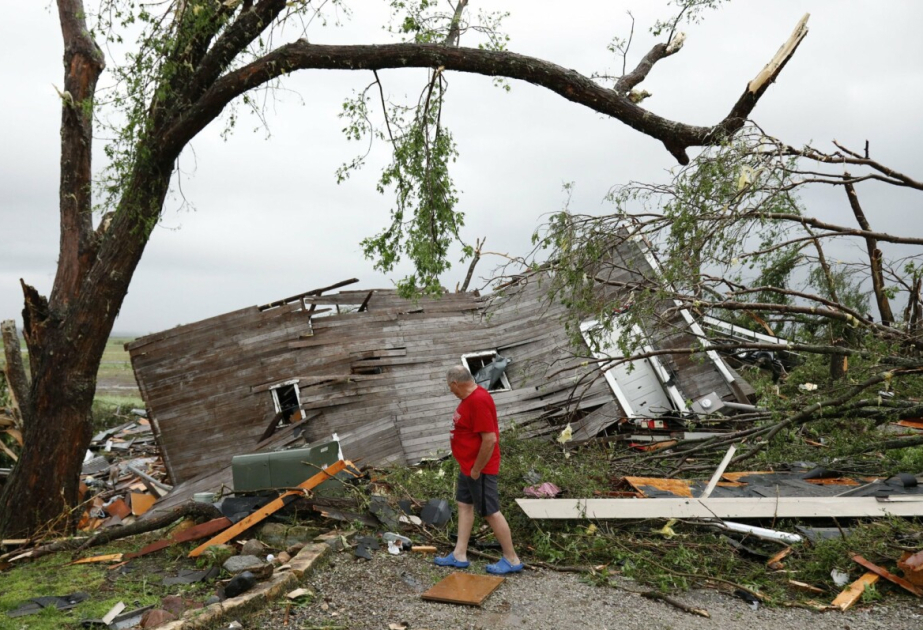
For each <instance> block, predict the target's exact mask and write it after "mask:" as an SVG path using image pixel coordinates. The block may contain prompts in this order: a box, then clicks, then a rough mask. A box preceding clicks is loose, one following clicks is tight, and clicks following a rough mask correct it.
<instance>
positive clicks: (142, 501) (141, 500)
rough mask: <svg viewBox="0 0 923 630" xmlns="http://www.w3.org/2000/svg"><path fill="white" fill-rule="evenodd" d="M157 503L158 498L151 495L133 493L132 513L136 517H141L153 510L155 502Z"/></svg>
mask: <svg viewBox="0 0 923 630" xmlns="http://www.w3.org/2000/svg"><path fill="white" fill-rule="evenodd" d="M156 501H157V497H152V496H151V495H149V494H142V493H140V492H132V493H131V513H132V514H134V515H135V516H141V515H142V514H144V513H145V512H147V511H148V510H150V509H151V506H152V505H154V502H156Z"/></svg>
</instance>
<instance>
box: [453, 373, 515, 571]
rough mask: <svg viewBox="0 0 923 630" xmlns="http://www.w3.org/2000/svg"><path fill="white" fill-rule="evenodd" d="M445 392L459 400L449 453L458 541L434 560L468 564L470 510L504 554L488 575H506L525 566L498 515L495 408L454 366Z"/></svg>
mask: <svg viewBox="0 0 923 630" xmlns="http://www.w3.org/2000/svg"><path fill="white" fill-rule="evenodd" d="M446 381H447V382H448V385H449V390H450V391H451V392H452V393H453V394H455V396H456V397H458V398H459V399H460V400H461V402H460V403H459V405H458V408H457V409H456V410H455V416H454V417H453V418H452V423H453V425H454V426H453V427H452V431H451V433H450V439H451V443H452V456H453V457H454V458H455V461H457V462H458V467H459V472H458V489H457V491H456V493H455V500H456V501H457V502H458V539H457V541H456V543H455V549H454V551H452V553H450V554H449V555H447V556H443V557H440V558H436V561H435V562H436V564H438V565H439V566H443V567H457V568H460V569H463V568H465V567H467V566H468V565H470V564H471V563H470V562H468V539H469V538H470V536H471V527H472V526H473V525H474V512H475V510H476V511H477V513H478V514H480V515H481V518H483V519H484V520H485V521H487V524H488V525H490V528H491V529H492V530H493V531H494V536H496V537H497V541H498V542H499V543H500V547H501V549H502V550H503V557H502V558H500V560H499V561H498V562H496V563H494V564H489V565H487V572H488V573H496V574H506V573H518V572H519V571H522V568H523V565H522V562H520V560H519V556H518V555H516V550H515V549H514V548H513V538H512V536H511V535H510V526H509V525H508V524H507V522H506V519H505V518H504V517H503V514H501V513H500V495H499V492H498V490H497V475H498V474H499V472H500V443H499V440H500V426H499V424H498V423H497V407H496V406H495V405H494V400H493V398H491V397H490V394H489V393H487V390H486V389H484V388H483V387H480V386H479V385H477V383H475V382H474V378H473V377H472V376H471V372H469V371H468V369H467V368H465V367H464V366H461V365H459V366H456V367H453V368H451V369H450V370H449V372H448V374H446Z"/></svg>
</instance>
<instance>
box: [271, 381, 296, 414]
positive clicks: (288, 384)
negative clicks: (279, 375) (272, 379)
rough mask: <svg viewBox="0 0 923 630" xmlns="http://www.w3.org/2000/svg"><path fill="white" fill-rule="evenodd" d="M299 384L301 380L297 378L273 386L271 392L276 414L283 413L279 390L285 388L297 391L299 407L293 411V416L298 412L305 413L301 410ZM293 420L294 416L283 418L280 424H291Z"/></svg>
mask: <svg viewBox="0 0 923 630" xmlns="http://www.w3.org/2000/svg"><path fill="white" fill-rule="evenodd" d="M299 382H300V379H297V378H296V379H292V380H290V381H285V382H283V383H278V384H277V385H273V386H272V387H270V388H269V392H270V394H272V405H273V407H274V408H275V410H276V413H282V402H281V400H280V399H279V390H280V389H282V388H283V387H292V388H293V389H294V390H295V400H296V401H297V402H298V406H297V407H295V408H294V409H293V410H292V415H294V414H295V412H296V411H303V410H302V408H301V389H300V388H299V387H298V383H299ZM291 418H292V416H291V415H290V416H289V417H288V418H283V419H282V420H280V422H281V423H283V424H291V422H292V419H291Z"/></svg>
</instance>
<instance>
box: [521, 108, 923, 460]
mask: <svg viewBox="0 0 923 630" xmlns="http://www.w3.org/2000/svg"><path fill="white" fill-rule="evenodd" d="M834 144H835V150H834V151H833V152H829V153H825V152H822V151H820V150H818V149H816V148H814V147H811V146H807V147H803V148H796V147H792V146H790V145H787V144H785V143H783V142H782V141H780V140H778V139H776V138H773V137H770V136H768V135H767V134H765V133H764V132H763V130H762V129H760V128H759V127H757V126H756V125H751V126H748V127H747V128H746V129H745V130H744V132H742V133H741V134H739V135H738V136H737V137H735V138H734V139H732V140H728V141H727V142H725V143H723V144H722V145H721V146H717V147H712V148H709V149H707V150H706V151H705V152H703V154H702V155H701V156H699V157H698V158H697V159H696V160H695V161H693V163H692V164H690V165H689V166H688V167H686V168H685V169H683V170H682V171H680V172H679V173H678V174H677V175H676V176H675V177H674V178H673V179H672V181H669V182H668V183H665V184H647V183H637V182H635V183H631V184H628V185H626V186H624V187H620V188H618V189H615V190H614V191H613V192H612V193H611V195H610V199H609V200H610V201H611V202H612V203H613V204H614V205H615V211H614V212H613V213H611V214H608V215H605V216H602V217H599V216H587V215H578V214H575V213H571V212H570V211H569V210H568V209H565V211H563V212H561V213H559V214H557V215H555V216H554V217H552V219H551V221H550V222H549V223H548V224H547V225H546V226H545V227H544V228H543V229H542V230H540V231H539V232H537V234H536V242H537V248H536V250H535V252H533V255H532V257H531V258H530V259H528V260H526V261H525V262H526V263H527V264H529V265H530V267H531V268H533V269H534V268H540V269H544V270H548V271H551V272H553V273H551V274H549V277H550V278H551V279H550V281H549V284H548V292H549V298H550V299H554V300H562V301H564V302H566V303H567V304H568V305H569V306H570V307H571V308H570V313H569V318H570V319H569V321H568V326H569V328H570V330H571V331H572V332H573V333H574V336H575V340H578V339H579V341H580V342H581V343H582V341H583V338H582V337H578V335H579V334H580V333H579V331H580V324H581V323H582V322H585V321H587V320H596V321H598V322H600V323H601V326H600V330H599V333H598V334H597V335H596V337H595V338H594V339H591V342H592V343H591V345H593V344H595V347H594V348H593V350H594V351H595V352H594V354H592V355H590V356H578V357H576V358H577V360H583V361H585V360H598V357H599V354H598V353H599V352H602V353H603V354H604V355H606V356H608V357H609V358H608V359H606V358H605V356H604V357H603V360H602V361H601V362H600V367H601V370H602V371H604V370H608V369H611V368H612V367H614V366H616V365H619V364H622V363H626V362H629V361H635V360H638V359H644V358H650V357H658V358H659V359H660V360H661V361H662V362H665V363H666V364H667V365H668V366H669V362H670V360H671V359H670V357H671V356H676V355H684V354H691V355H704V354H705V353H708V352H716V351H717V352H718V353H719V354H721V355H723V356H724V357H725V360H727V361H730V362H732V364H733V365H735V366H736V367H738V368H739V369H750V370H751V371H750V372H748V373H749V374H750V375H751V376H753V377H754V378H757V377H756V374H757V372H758V371H759V369H760V368H761V369H762V370H763V373H764V374H765V375H766V379H765V380H766V381H767V382H766V383H765V384H764V385H763V387H762V392H763V395H762V397H761V399H760V400H759V405H760V409H756V410H754V411H753V412H751V413H749V414H747V418H746V423H745V425H746V428H742V429H740V430H736V431H732V432H728V433H725V434H723V435H720V436H715V437H713V438H711V439H707V440H704V441H695V442H686V441H679V442H678V443H677V444H676V445H674V446H673V447H671V448H669V449H664V450H663V451H658V452H651V453H647V454H644V455H630V456H624V457H619V458H617V459H616V465H617V466H640V467H641V468H640V470H646V471H647V472H649V473H652V474H653V473H654V472H656V473H657V474H667V475H668V476H673V475H677V474H680V473H683V472H689V471H706V470H711V469H712V468H713V464H712V463H710V462H708V461H705V462H703V461H702V460H701V458H702V457H703V456H705V455H717V454H719V453H723V452H724V451H725V450H727V447H728V445H730V444H732V443H739V442H741V441H745V442H746V443H747V446H746V448H744V449H742V450H741V452H740V454H738V455H737V456H736V457H735V458H734V459H733V460H732V464H739V463H741V462H744V461H746V460H748V459H750V458H752V457H754V456H755V455H757V454H759V453H760V452H761V451H763V450H764V449H766V447H767V446H770V445H772V444H774V443H775V442H776V441H778V440H782V441H784V440H785V439H787V438H790V437H791V435H792V432H793V431H794V430H796V429H798V430H800V428H801V427H803V426H804V425H806V424H808V423H811V422H814V421H820V420H841V421H849V420H850V419H855V420H856V421H859V420H869V421H871V422H873V423H874V424H881V423H884V422H887V421H889V420H900V419H907V418H915V417H918V416H919V414H920V411H921V406H920V404H919V396H920V395H921V394H923V378H921V375H923V297H921V279H923V267H921V266H920V262H919V261H920V259H921V255H923V251H921V248H923V235H916V234H913V233H912V232H911V231H910V230H907V231H902V232H900V233H889V232H885V231H881V230H876V229H875V228H874V226H873V225H872V222H871V221H870V220H869V218H868V216H867V213H866V211H865V210H864V208H863V206H862V203H861V196H860V194H859V190H860V188H861V187H862V186H863V185H866V183H867V182H875V183H876V184H878V185H880V184H886V185H888V186H892V187H899V188H902V189H907V190H909V191H920V192H923V182H921V181H919V180H917V179H914V178H913V177H911V176H908V175H906V174H904V173H901V172H898V171H897V170H895V169H893V168H890V167H888V166H886V165H884V164H882V163H880V162H879V161H877V160H875V159H874V158H873V157H872V155H871V153H870V150H869V147H868V145H866V147H865V149H864V151H861V152H860V151H854V150H850V149H848V148H847V147H845V146H843V145H841V144H839V143H834ZM819 187H823V188H824V189H826V190H833V191H837V190H839V191H842V196H841V197H839V200H840V205H839V207H840V208H841V211H840V213H839V215H838V216H842V217H843V219H842V220H840V221H831V220H829V219H823V220H822V219H819V218H817V217H816V216H811V214H809V211H810V208H809V207H805V206H804V204H803V203H802V202H801V201H799V193H801V192H804V191H806V190H807V189H809V188H819ZM896 211H897V212H900V210H896ZM625 241H632V242H634V243H638V244H639V245H640V247H641V248H642V249H643V251H645V252H647V253H648V255H649V260H650V261H652V265H653V266H652V271H651V272H650V273H639V272H638V271H637V270H636V269H633V268H632V266H631V262H630V261H626V260H622V259H620V258H619V257H618V256H617V255H616V254H614V252H615V251H616V247H617V245H618V244H619V243H621V242H625ZM831 251H833V252H835V253H834V254H831ZM857 251H859V252H864V256H857V255H856V254H855V252H857ZM626 272H633V275H632V277H631V279H630V280H625V279H624V278H625V274H626ZM679 311H686V312H689V313H693V314H695V316H696V317H697V318H698V319H699V320H700V321H707V322H717V323H716V324H715V325H714V326H712V327H711V328H709V329H706V331H705V332H703V333H702V334H701V335H699V338H698V340H697V343H693V344H692V345H691V346H689V347H680V348H676V347H670V348H662V349H658V348H660V346H659V345H658V342H657V340H658V339H660V338H666V337H668V336H669V335H670V334H671V333H672V332H673V327H674V326H675V324H671V317H674V318H675V314H676V313H677V312H679ZM707 318H712V319H707ZM614 330H616V331H622V332H621V333H620V334H618V335H616V337H617V338H618V342H617V347H613V346H607V341H606V340H607V339H608V338H609V336H611V334H612V332H613V331H614ZM631 330H635V331H641V334H637V333H632V332H629V331H631ZM748 331H750V333H751V334H750V335H747V334H742V335H741V334H737V335H735V334H733V333H735V332H737V333H739V332H743V333H747V332H748ZM780 342H781V345H780ZM578 346H579V344H578ZM651 348H654V349H651ZM799 364H800V365H799ZM562 369H567V368H566V367H565V368H562ZM770 375H771V382H770ZM792 375H797V376H792ZM598 376H599V374H597V377H598ZM790 379H792V380H796V381H797V382H791V380H790ZM757 380H759V379H758V378H757ZM798 385H802V388H801V389H798V387H797V386H798ZM780 388H782V389H784V390H785V391H786V392H787V395H786V397H782V396H781V395H780V393H781V392H780ZM579 391H580V387H579V386H578V388H577V394H576V395H579ZM690 402H691V401H690ZM692 421H693V422H695V421H696V418H692ZM854 426H855V427H858V426H860V425H859V424H856V425H854ZM914 444H916V442H915V441H914V440H910V441H907V442H900V441H885V439H884V437H882V438H881V439H880V440H878V442H873V443H871V444H864V445H862V446H861V447H858V446H857V447H856V448H858V451H857V452H875V451H877V450H890V449H895V448H901V447H906V446H913V445H914ZM697 459H698V462H695V461H694V460H697ZM633 470H636V471H637V470H639V469H637V468H635V469H633Z"/></svg>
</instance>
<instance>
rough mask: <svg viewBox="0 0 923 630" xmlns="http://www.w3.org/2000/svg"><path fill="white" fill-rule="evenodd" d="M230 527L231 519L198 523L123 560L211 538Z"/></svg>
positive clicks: (222, 518) (129, 554) (223, 517)
mask: <svg viewBox="0 0 923 630" xmlns="http://www.w3.org/2000/svg"><path fill="white" fill-rule="evenodd" d="M231 525H233V523H232V522H231V519H229V518H227V517H225V516H222V517H221V518H216V519H212V520H210V521H206V522H204V523H200V524H199V525H194V526H192V527H190V528H189V529H184V530H183V531H181V532H179V533H177V534H175V535H173V536H171V537H170V538H166V539H163V540H158V541H156V542H152V543H151V544H149V545H146V546H144V547H142V548H141V549H139V550H138V551H133V552H131V553H126V554H125V559H126V560H131V559H132V558H138V557H140V556H146V555H147V554H149V553H154V552H155V551H160V550H161V549H166V548H167V547H171V546H173V545H178V544H179V543H184V542H189V541H192V540H198V539H200V538H205V537H206V536H211V535H212V534H214V533H215V532H219V531H221V530H222V529H225V528H227V527H230V526H231Z"/></svg>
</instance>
